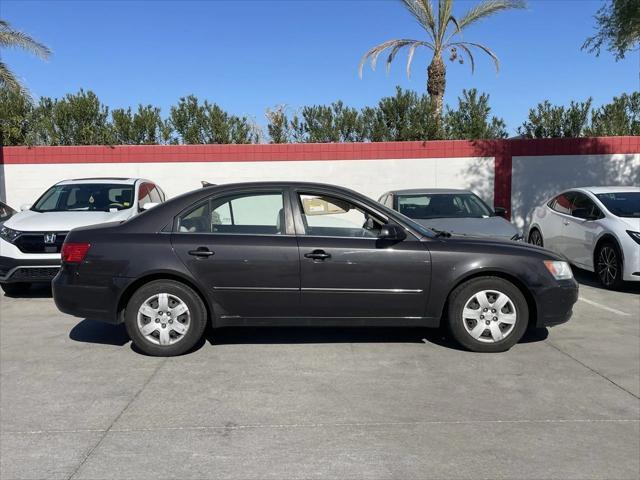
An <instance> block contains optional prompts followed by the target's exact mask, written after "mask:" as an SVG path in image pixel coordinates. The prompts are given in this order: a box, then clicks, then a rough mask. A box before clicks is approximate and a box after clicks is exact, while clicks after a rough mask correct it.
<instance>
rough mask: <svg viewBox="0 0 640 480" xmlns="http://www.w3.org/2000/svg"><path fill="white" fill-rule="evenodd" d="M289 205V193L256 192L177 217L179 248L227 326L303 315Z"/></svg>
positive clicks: (213, 201) (206, 204) (205, 204)
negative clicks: (245, 320) (244, 320)
mask: <svg viewBox="0 0 640 480" xmlns="http://www.w3.org/2000/svg"><path fill="white" fill-rule="evenodd" d="M288 204H289V202H288V200H287V199H286V198H285V196H284V194H283V191H280V190H275V191H274V190H270V191H264V192H256V191H255V190H253V191H252V192H247V193H234V194H232V195H229V194H226V195H225V196H223V197H217V198H211V199H208V200H207V201H205V202H202V203H200V204H199V205H196V206H194V207H193V208H191V209H189V210H188V211H187V212H185V213H184V214H183V215H181V216H180V217H179V218H178V219H177V221H176V225H175V227H174V233H173V234H172V243H173V247H174V249H175V251H176V254H177V255H178V256H179V257H180V259H181V260H182V261H183V262H184V264H185V265H186V267H187V268H188V269H189V271H190V272H191V274H192V275H193V276H194V277H195V278H196V279H198V281H199V282H200V283H201V284H202V285H204V287H205V288H206V289H207V294H208V295H209V296H210V297H211V298H212V299H213V301H214V303H215V308H216V309H217V310H218V311H217V312H215V313H216V316H217V317H218V318H219V319H220V320H221V323H225V320H227V321H229V322H232V320H233V319H236V318H237V319H239V318H268V317H274V316H275V317H290V316H295V315H297V314H298V313H299V305H300V290H299V289H300V278H299V272H300V260H299V257H298V244H297V241H296V237H295V235H294V230H293V224H292V222H291V213H290V208H289V207H288ZM287 221H289V224H288V225H287Z"/></svg>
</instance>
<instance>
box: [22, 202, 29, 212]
mask: <svg viewBox="0 0 640 480" xmlns="http://www.w3.org/2000/svg"><path fill="white" fill-rule="evenodd" d="M30 208H31V204H30V203H23V204H22V205H20V211H21V212H24V211H25V210H29V209H30Z"/></svg>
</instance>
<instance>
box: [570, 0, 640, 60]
mask: <svg viewBox="0 0 640 480" xmlns="http://www.w3.org/2000/svg"><path fill="white" fill-rule="evenodd" d="M595 20H596V33H595V35H593V36H592V37H589V38H587V40H586V41H585V42H584V44H583V45H582V49H583V50H587V51H589V52H591V53H595V54H596V56H598V55H600V52H601V50H602V48H603V47H604V48H606V49H607V50H608V51H610V52H611V53H613V54H614V56H615V58H616V60H620V59H623V58H624V57H625V54H626V53H627V52H629V51H631V50H634V49H637V47H638V44H640V1H638V0H607V3H606V4H605V5H603V6H602V7H601V8H600V9H599V10H598V12H597V13H596V15H595Z"/></svg>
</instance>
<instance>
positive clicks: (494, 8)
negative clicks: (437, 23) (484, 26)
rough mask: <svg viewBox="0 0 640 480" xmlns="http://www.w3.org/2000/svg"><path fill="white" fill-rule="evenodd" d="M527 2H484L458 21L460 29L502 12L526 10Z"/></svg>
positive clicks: (487, 0) (522, 0)
mask: <svg viewBox="0 0 640 480" xmlns="http://www.w3.org/2000/svg"><path fill="white" fill-rule="evenodd" d="M526 7H527V3H526V2H525V0H484V1H483V2H482V3H479V4H478V5H476V6H475V7H472V8H471V9H469V11H467V13H465V14H464V16H463V17H462V18H461V19H460V20H459V21H458V25H459V27H460V29H463V28H464V27H466V26H468V25H470V24H472V23H474V22H477V21H478V20H481V19H483V18H487V17H490V16H491V15H495V14H496V13H498V12H500V11H502V10H511V9H521V8H526Z"/></svg>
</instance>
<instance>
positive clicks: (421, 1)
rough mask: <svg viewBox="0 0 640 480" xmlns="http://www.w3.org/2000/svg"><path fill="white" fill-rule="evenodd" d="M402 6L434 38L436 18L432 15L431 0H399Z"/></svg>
mask: <svg viewBox="0 0 640 480" xmlns="http://www.w3.org/2000/svg"><path fill="white" fill-rule="evenodd" d="M401 2H402V3H403V4H404V6H405V7H406V8H407V10H409V12H410V13H411V15H413V16H414V17H415V19H416V20H417V21H418V23H419V24H420V26H421V27H422V28H424V29H425V30H426V31H427V33H428V34H429V36H430V37H431V38H432V39H435V33H436V20H435V17H434V16H433V7H432V6H431V0H401Z"/></svg>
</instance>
